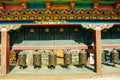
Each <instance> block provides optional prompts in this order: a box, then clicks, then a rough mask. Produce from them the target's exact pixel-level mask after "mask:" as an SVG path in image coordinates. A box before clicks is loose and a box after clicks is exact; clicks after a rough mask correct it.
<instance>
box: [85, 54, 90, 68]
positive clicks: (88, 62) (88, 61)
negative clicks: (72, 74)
mask: <svg viewBox="0 0 120 80" xmlns="http://www.w3.org/2000/svg"><path fill="white" fill-rule="evenodd" d="M86 65H87V66H89V65H90V53H87V63H86Z"/></svg>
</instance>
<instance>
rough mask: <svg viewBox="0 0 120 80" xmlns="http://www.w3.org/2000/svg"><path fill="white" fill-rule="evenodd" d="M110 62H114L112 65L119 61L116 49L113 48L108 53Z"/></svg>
mask: <svg viewBox="0 0 120 80" xmlns="http://www.w3.org/2000/svg"><path fill="white" fill-rule="evenodd" d="M110 62H111V63H114V66H115V64H118V62H119V52H118V51H117V50H116V49H113V50H112V51H111V53H110Z"/></svg>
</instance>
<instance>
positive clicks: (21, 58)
mask: <svg viewBox="0 0 120 80" xmlns="http://www.w3.org/2000/svg"><path fill="white" fill-rule="evenodd" d="M18 65H19V66H20V69H24V68H26V54H25V53H24V52H23V51H22V52H20V53H19V54H18Z"/></svg>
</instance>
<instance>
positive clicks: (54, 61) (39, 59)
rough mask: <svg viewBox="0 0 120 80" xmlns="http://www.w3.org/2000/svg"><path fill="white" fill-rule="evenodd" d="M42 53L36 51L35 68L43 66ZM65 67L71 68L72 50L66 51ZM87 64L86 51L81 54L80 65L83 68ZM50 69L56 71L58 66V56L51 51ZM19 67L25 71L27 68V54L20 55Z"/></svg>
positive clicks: (34, 55) (34, 56)
mask: <svg viewBox="0 0 120 80" xmlns="http://www.w3.org/2000/svg"><path fill="white" fill-rule="evenodd" d="M41 54H42V53H41V52H39V51H36V53H34V54H33V66H34V68H40V67H41V65H42V56H41ZM63 58H64V65H65V66H66V68H69V65H71V64H72V53H71V51H70V50H64V57H63ZM86 62H87V52H86V51H85V50H81V51H80V52H79V65H80V66H81V67H83V66H85V64H86ZM48 63H49V64H48V67H49V68H50V69H54V68H55V67H56V64H57V55H56V54H55V53H54V52H53V51H52V50H51V51H50V52H49V55H48ZM18 65H19V66H20V69H24V68H26V67H27V64H26V54H25V52H23V51H21V52H20V53H19V54H18Z"/></svg>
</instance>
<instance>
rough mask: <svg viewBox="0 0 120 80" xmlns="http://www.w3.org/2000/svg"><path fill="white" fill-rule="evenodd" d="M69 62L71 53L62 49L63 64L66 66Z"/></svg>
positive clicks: (70, 61)
mask: <svg viewBox="0 0 120 80" xmlns="http://www.w3.org/2000/svg"><path fill="white" fill-rule="evenodd" d="M70 64H72V54H71V53H70V51H68V50H67V51H64V65H65V66H66V68H68V67H69V65H70Z"/></svg>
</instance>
